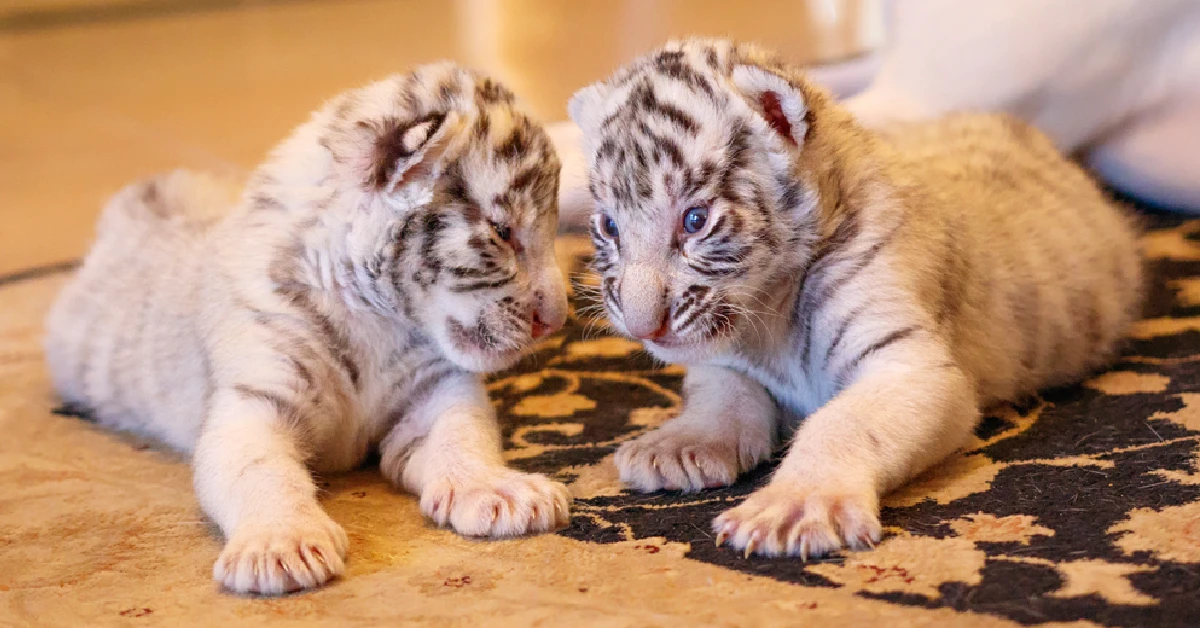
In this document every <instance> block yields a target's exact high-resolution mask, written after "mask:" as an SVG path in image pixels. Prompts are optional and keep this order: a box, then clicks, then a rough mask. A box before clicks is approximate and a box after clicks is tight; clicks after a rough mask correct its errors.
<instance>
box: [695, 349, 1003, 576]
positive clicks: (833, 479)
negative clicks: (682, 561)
mask: <svg viewBox="0 0 1200 628" xmlns="http://www.w3.org/2000/svg"><path fill="white" fill-rule="evenodd" d="M842 367H843V368H848V369H853V370H856V371H857V376H856V377H854V378H853V379H852V380H851V383H850V384H849V386H848V387H846V388H845V389H843V390H842V392H841V393H840V394H838V395H837V396H836V397H834V398H833V400H831V401H830V402H829V403H827V404H826V405H825V406H823V407H821V408H820V409H819V410H817V411H816V412H814V413H813V414H812V415H810V416H809V417H808V418H807V419H805V420H804V422H803V423H802V424H801V425H800V428H799V429H798V430H797V432H796V436H795V440H794V441H793V442H792V445H791V448H790V450H789V451H788V453H787V456H786V457H785V458H784V460H783V463H782V464H781V465H780V467H779V469H778V471H776V473H775V475H774V477H773V478H772V479H771V482H770V483H769V484H768V485H767V486H765V487H763V488H761V489H759V490H758V491H757V492H755V493H754V494H752V495H751V496H750V497H749V498H748V499H747V500H746V501H745V502H743V503H742V504H741V505H739V506H737V507H735V508H732V509H730V510H727V511H726V512H724V513H722V514H721V515H720V516H719V517H717V519H716V520H715V521H714V522H713V530H714V531H715V532H716V533H717V542H718V543H721V542H723V541H724V540H725V539H728V540H729V542H730V543H731V544H732V545H733V546H734V547H737V548H739V549H745V550H746V553H747V555H749V554H750V553H751V552H758V553H760V554H767V555H780V554H789V555H798V556H801V557H804V558H806V557H808V556H819V555H822V554H825V553H827V552H830V551H832V550H836V549H838V548H840V547H843V546H848V547H850V548H853V549H865V548H866V547H868V546H873V545H874V543H875V542H877V541H879V539H880V537H881V535H882V529H881V527H880V524H879V498H880V496H881V495H883V494H884V493H885V492H886V491H888V490H890V489H892V488H894V487H896V486H898V485H900V484H902V483H904V482H905V481H906V480H908V479H909V478H911V477H912V476H914V475H916V474H917V473H919V472H921V471H922V470H923V469H925V468H926V467H928V466H929V465H931V464H933V463H935V462H937V461H938V460H941V459H942V458H944V457H946V456H948V455H949V454H950V453H951V452H953V451H954V450H955V449H957V448H958V447H960V446H961V445H962V444H963V443H965V442H966V440H967V437H968V436H969V435H970V433H971V429H972V428H973V427H974V426H975V423H976V421H977V419H978V417H979V410H978V408H977V407H976V401H975V393H974V389H973V387H972V385H971V383H970V381H969V380H968V378H967V377H966V376H965V375H964V374H963V372H962V371H961V370H960V369H959V368H958V367H957V366H956V365H955V364H954V363H953V362H952V360H951V359H950V356H949V352H948V351H946V350H944V349H943V348H942V347H941V346H940V345H939V344H938V342H936V341H934V340H932V339H928V338H927V337H926V336H924V333H923V332H917V333H916V334H913V335H912V336H909V337H908V338H907V339H905V340H901V341H898V342H894V343H893V344H891V345H888V346H886V347H884V348H882V349H879V350H876V351H873V352H871V351H868V353H866V354H865V355H860V357H859V361H858V362H857V364H855V363H854V362H851V363H850V364H849V365H846V364H843V365H842ZM846 375H847V376H853V375H854V373H847V374H846Z"/></svg>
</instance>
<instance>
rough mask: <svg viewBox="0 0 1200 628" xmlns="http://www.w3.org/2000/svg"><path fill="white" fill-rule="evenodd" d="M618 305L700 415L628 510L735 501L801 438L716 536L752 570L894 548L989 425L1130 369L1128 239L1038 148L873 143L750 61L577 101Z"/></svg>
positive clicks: (622, 464)
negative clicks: (791, 429) (931, 473)
mask: <svg viewBox="0 0 1200 628" xmlns="http://www.w3.org/2000/svg"><path fill="white" fill-rule="evenodd" d="M569 110H570V113H571V117H572V118H573V119H574V120H575V122H576V123H577V124H578V125H579V127H580V128H581V129H582V133H583V138H584V153H585V154H586V155H587V156H588V157H589V160H590V166H589V175H590V176H589V180H590V187H591V192H592V195H593V196H594V197H595V199H596V202H597V210H596V213H595V214H594V216H593V219H592V234H593V239H594V241H595V246H596V256H595V270H596V271H597V272H598V273H599V274H600V275H601V277H602V281H601V298H602V299H603V302H604V304H605V306H606V309H607V311H608V313H609V317H610V318H611V319H612V321H613V322H614V323H615V325H616V326H617V327H618V328H619V329H621V330H623V331H624V332H625V333H627V334H629V335H630V336H633V337H635V338H639V339H641V340H643V341H644V344H645V346H646V348H647V349H648V350H649V351H650V352H651V353H652V354H654V355H655V356H657V357H658V358H660V359H662V360H665V361H668V362H678V363H685V364H687V365H689V367H690V368H689V371H688V374H687V377H686V379H685V382H684V407H683V410H682V412H681V413H680V415H679V416H678V417H677V418H675V419H673V420H671V421H669V422H667V423H666V424H664V425H663V426H662V427H660V428H659V429H657V430H655V431H653V432H651V433H649V434H646V435H644V436H642V437H641V438H639V439H637V440H635V441H632V442H629V443H626V444H624V445H623V446H622V447H621V448H620V450H619V451H618V452H617V455H616V464H617V466H618V468H619V471H620V475H621V478H622V479H623V480H624V481H625V482H627V483H628V484H630V485H632V486H633V487H634V488H637V489H639V490H644V491H653V490H657V489H662V488H668V489H682V490H685V491H696V490H700V489H702V488H706V487H710V486H719V485H726V484H730V483H731V482H733V481H734V479H735V478H736V476H737V475H738V474H739V473H741V472H744V471H746V470H748V469H750V468H751V467H754V466H755V465H757V464H758V463H760V462H762V461H763V460H764V459H766V458H767V457H768V456H769V455H770V454H771V453H772V450H773V449H774V448H775V447H776V442H777V433H778V427H779V426H780V424H781V423H783V421H781V419H782V418H783V417H790V416H798V415H804V416H805V418H804V420H803V421H802V422H800V423H799V426H798V428H797V429H796V432H795V435H794V438H793V439H792V441H791V444H790V445H789V451H788V452H787V454H786V456H785V457H784V459H783V462H782V464H781V465H780V466H779V469H778V470H777V471H776V472H775V474H774V476H773V477H772V478H771V481H770V483H769V484H767V485H766V486H765V487H763V488H761V489H760V490H758V491H757V492H755V493H754V494H752V495H751V496H750V497H749V498H748V499H746V501H744V502H743V503H742V504H740V505H738V506H737V507H735V508H732V509H730V510H728V511H726V512H724V513H723V514H721V515H720V516H719V517H718V518H717V519H716V520H715V521H714V523H713V527H714V531H715V532H716V534H717V542H718V544H721V543H722V542H724V541H726V540H728V541H729V542H730V543H732V545H734V546H736V547H737V548H740V549H744V550H745V551H746V553H747V555H749V554H750V553H751V552H757V553H760V554H767V555H779V554H789V555H798V556H801V557H807V556H816V555H821V554H824V553H827V552H829V551H832V550H836V549H838V548H840V547H843V546H848V547H850V548H855V549H862V548H866V547H868V546H872V545H873V544H874V543H876V542H878V541H879V539H880V536H881V532H882V530H881V527H880V521H879V508H880V506H879V500H880V496H881V495H882V494H883V493H885V492H886V491H888V490H890V489H893V488H895V487H897V486H898V485H900V484H902V483H904V482H905V481H906V480H908V479H910V478H912V477H913V476H914V475H915V474H916V473H918V472H920V471H921V470H923V469H925V468H927V467H928V466H930V465H931V464H933V463H935V462H937V461H938V460H940V459H942V458H944V457H946V456H947V455H948V454H950V453H951V452H953V451H954V450H955V449H956V448H958V447H960V446H961V445H963V444H964V443H965V442H966V441H967V439H968V436H969V435H970V434H971V431H972V428H973V427H974V426H975V424H976V422H977V420H978V417H979V412H980V411H979V408H980V407H981V406H988V405H990V404H993V403H996V402H999V401H1002V400H1011V399H1015V398H1017V397H1019V396H1021V395H1025V394H1028V393H1032V392H1033V391H1035V390H1036V389H1038V388H1040V387H1045V386H1050V385H1054V384H1060V383H1066V382H1070V381H1072V380H1075V379H1077V378H1080V377H1081V376H1083V375H1085V374H1086V373H1088V372H1089V371H1090V370H1092V369H1094V368H1096V367H1097V366H1099V365H1102V364H1103V363H1104V362H1105V361H1106V360H1107V359H1109V358H1110V356H1112V355H1113V353H1114V351H1115V350H1116V348H1117V346H1118V343H1119V341H1120V339H1121V337H1122V334H1123V333H1124V331H1125V330H1126V328H1127V327H1128V326H1129V325H1130V323H1131V321H1132V320H1133V319H1134V317H1135V316H1136V314H1137V312H1138V309H1139V303H1140V299H1141V282H1142V270H1141V262H1140V256H1139V252H1138V249H1137V244H1136V237H1135V232H1134V229H1133V228H1132V225H1131V223H1130V220H1129V219H1128V218H1127V217H1126V216H1125V215H1124V214H1123V213H1122V212H1121V211H1120V210H1119V209H1118V208H1117V207H1115V206H1114V205H1113V204H1111V203H1110V202H1108V201H1107V200H1106V199H1105V197H1104V196H1103V194H1102V193H1101V192H1100V190H1099V189H1098V188H1097V187H1096V185H1094V184H1093V182H1092V181H1091V180H1090V179H1089V178H1088V177H1087V176H1086V175H1085V173H1084V172H1083V171H1081V170H1080V169H1079V168H1078V167H1076V166H1075V165H1073V164H1071V163H1069V162H1068V161H1067V160H1065V159H1064V158H1063V157H1061V156H1060V155H1059V154H1058V153H1057V152H1056V151H1055V149H1054V147H1053V146H1052V144H1051V143H1050V142H1049V141H1047V139H1046V138H1045V137H1043V136H1042V135H1041V134H1040V133H1039V132H1037V131H1035V130H1033V129H1032V128H1031V127H1029V126H1026V125H1025V124H1022V123H1020V122H1017V121H1016V120H1014V119H1011V118H1006V117H988V116H972V115H959V116H956V117H951V118H948V119H945V120H942V121H940V122H937V123H934V124H930V125H926V126H913V127H908V128H905V129H898V130H896V132H895V133H892V134H890V135H889V136H888V137H883V136H879V135H876V134H874V133H872V132H869V131H867V130H865V129H863V128H861V127H860V126H859V125H857V124H856V123H855V121H854V120H853V119H852V118H851V117H850V116H849V114H847V113H846V112H845V111H843V110H842V109H841V108H839V107H838V106H837V105H836V104H834V103H833V102H832V101H831V99H830V98H829V97H828V96H827V95H826V94H825V93H823V92H822V91H821V90H819V89H818V88H816V87H814V86H813V85H812V84H811V83H809V82H808V81H807V80H806V79H805V78H804V77H803V76H801V75H800V74H799V73H798V72H797V71H796V70H794V69H792V68H790V67H788V66H786V65H785V64H784V63H782V62H781V61H780V60H778V59H777V58H776V57H775V56H773V55H771V54H770V53H767V52H765V51H762V50H760V49H757V48H754V47H752V46H746V45H738V44H733V43H729V42H723V41H703V40H688V41H683V42H673V43H670V44H667V46H666V47H665V48H663V49H661V50H659V51H657V52H654V53H652V54H649V55H648V56H645V57H643V58H641V59H639V60H637V61H635V62H634V63H632V64H631V65H629V66H626V67H625V68H623V69H621V70H619V71H618V72H617V73H616V74H615V75H614V76H613V77H611V78H610V79H608V80H607V81H604V82H600V83H597V84H594V85H591V86H589V87H586V88H584V89H583V90H581V91H580V92H579V93H577V94H576V95H575V97H574V98H573V99H572V101H571V103H570V106H569Z"/></svg>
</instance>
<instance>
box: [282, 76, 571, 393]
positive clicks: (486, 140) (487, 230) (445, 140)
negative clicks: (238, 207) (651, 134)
mask: <svg viewBox="0 0 1200 628" xmlns="http://www.w3.org/2000/svg"><path fill="white" fill-rule="evenodd" d="M314 123H315V124H312V125H311V127H312V130H311V133H308V134H305V133H303V132H299V133H297V135H296V136H294V137H293V138H292V139H291V140H289V142H304V143H307V144H308V145H310V147H311V148H313V149H314V150H308V151H304V150H299V151H294V150H287V148H288V147H287V144H285V146H284V147H281V149H280V150H279V151H278V152H277V157H278V158H281V159H282V158H285V157H287V156H291V162H292V163H290V164H286V165H287V166H288V167H285V168H277V169H276V171H275V172H276V173H277V174H276V176H277V177H280V178H282V177H284V176H288V174H289V173H290V174H291V175H292V176H295V175H296V174H297V173H301V174H302V175H303V180H308V181H320V182H321V183H320V185H319V186H317V187H315V188H310V191H309V192H308V194H310V195H320V194H324V193H325V192H321V191H320V190H326V189H329V188H332V190H333V191H332V193H331V194H329V195H328V197H327V198H325V199H323V200H322V201H321V202H323V203H324V204H325V205H324V207H323V208H322V212H321V213H319V214H318V218H317V220H318V221H320V222H321V223H324V224H326V225H333V227H331V229H333V230H334V231H338V232H339V233H341V234H342V237H341V238H340V240H341V241H343V242H344V248H345V250H344V252H343V254H342V255H340V259H337V260H333V261H332V262H331V265H332V266H334V268H333V272H334V273H336V274H337V279H338V284H339V285H341V286H343V292H344V295H345V301H346V302H347V303H350V304H352V306H354V307H358V308H365V309H368V310H371V311H375V312H378V313H380V314H383V315H386V316H391V317H395V318H399V319H405V320H409V321H413V322H416V323H417V324H418V325H419V326H420V327H421V328H422V329H423V330H424V332H425V335H426V336H428V337H430V339H431V340H433V341H434V342H436V344H437V345H438V346H439V347H440V348H441V350H442V352H443V353H444V354H445V355H446V357H447V358H448V359H450V360H451V361H452V362H454V363H456V364H457V365H459V366H460V367H462V368H467V369H470V370H477V371H490V370H496V369H499V368H504V367H506V366H508V365H510V364H511V363H512V362H514V361H515V360H516V359H518V358H519V357H520V355H521V354H522V353H523V352H524V351H525V350H526V349H528V348H529V347H530V346H531V345H532V342H533V340H535V339H537V338H539V337H541V336H543V335H546V334H548V333H551V332H553V331H555V330H557V329H558V328H559V327H561V326H562V324H563V322H564V320H565V318H566V314H567V301H566V289H565V285H564V282H563V278H562V273H561V272H560V270H559V268H558V266H557V263H556V261H555V257H554V235H555V233H556V231H557V224H558V204H557V196H558V178H559V170H560V164H559V161H558V157H557V156H556V155H555V152H554V149H553V146H552V145H551V143H550V140H549V138H548V136H547V135H546V133H545V132H544V131H543V129H542V128H541V127H540V126H539V125H538V124H537V123H535V122H534V121H533V120H532V119H531V118H530V117H529V116H528V115H526V114H525V113H524V112H522V111H521V110H520V109H519V108H518V105H517V103H516V100H515V98H514V97H513V94H512V93H511V92H510V91H508V89H506V88H505V87H503V86H502V85H500V84H499V83H497V82H495V81H493V80H491V79H488V78H485V77H482V76H479V75H477V74H475V73H473V72H471V71H468V70H465V69H462V68H459V67H457V66H454V65H452V64H449V63H442V64H435V65H428V66H423V67H420V68H418V69H417V70H416V71H415V72H413V73H411V74H408V75H400V76H393V77H391V78H388V79H386V80H383V81H380V82H377V83H374V84H371V85H368V86H366V87H364V88H362V89H359V90H355V91H351V92H348V93H346V94H343V95H342V96H340V97H338V98H336V99H334V100H333V101H332V102H330V103H329V105H328V106H326V107H325V108H324V109H323V110H322V111H320V112H318V113H317V114H316V116H315V118H314ZM298 156H299V157H298ZM267 174H268V175H270V174H271V172H270V171H268V173H267ZM283 187H285V188H288V189H291V190H293V191H294V190H296V189H297V187H298V186H296V185H290V186H289V185H287V182H283Z"/></svg>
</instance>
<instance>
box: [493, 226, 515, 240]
mask: <svg viewBox="0 0 1200 628" xmlns="http://www.w3.org/2000/svg"><path fill="white" fill-rule="evenodd" d="M492 229H494V230H495V231H496V235H497V236H499V237H500V239H501V240H504V241H505V242H508V241H509V240H512V228H511V227H509V226H508V225H504V224H500V223H498V222H493V223H492Z"/></svg>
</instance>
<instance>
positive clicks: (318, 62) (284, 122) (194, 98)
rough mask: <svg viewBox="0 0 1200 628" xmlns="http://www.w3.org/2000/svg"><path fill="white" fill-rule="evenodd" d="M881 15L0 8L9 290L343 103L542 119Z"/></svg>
mask: <svg viewBox="0 0 1200 628" xmlns="http://www.w3.org/2000/svg"><path fill="white" fill-rule="evenodd" d="M877 8H878V1H877V0H810V1H807V2H805V1H803V0H739V1H737V2H734V1H732V0H620V1H618V0H558V1H556V0H507V1H506V0H457V1H436V0H428V1H424V2H418V1H410V2H401V1H380V0H327V1H318V0H277V1H274V2H266V1H263V0H259V1H252V0H0V274H4V273H8V272H12V271H14V270H18V269H22V268H27V267H30V266H35V265H39V264H45V263H52V262H56V261H60V260H64V259H70V258H73V257H76V256H78V255H79V254H80V253H82V252H83V250H84V249H85V248H86V246H87V242H88V240H89V238H90V237H91V232H92V223H93V220H94V218H95V215H96V213H97V212H98V211H99V208H100V206H101V204H102V203H103V201H104V200H105V198H106V197H107V196H108V195H109V194H111V193H112V192H114V191H115V190H116V189H118V188H119V187H120V186H121V185H123V184H124V183H126V182H128V181H130V180H132V179H134V178H137V177H139V176H143V175H146V174H148V173H152V172H154V171H158V170H162V169H166V168H172V167H177V166H185V167H196V168H207V169H230V170H237V171H241V170H244V169H247V168H250V167H252V166H253V165H254V164H255V163H256V162H257V161H258V160H259V159H260V157H261V156H262V155H263V154H264V152H265V151H266V150H267V149H268V148H270V146H271V145H272V144H273V143H275V142H276V141H278V140H279V139H281V138H282V137H283V135H284V134H285V133H287V131H288V130H289V129H291V128H292V127H293V126H295V125H296V124H298V123H299V122H300V121H301V120H303V118H304V116H305V114H306V113H307V112H308V111H310V110H312V109H313V108H314V107H316V106H317V105H318V104H319V103H320V102H321V101H322V100H323V99H325V98H326V97H328V96H331V95H333V94H335V93H337V92H338V91H341V90H342V89H345V88H348V87H352V86H356V85H358V84H361V83H364V82H367V81H369V80H371V79H373V78H378V77H381V76H384V75H387V74H389V73H392V72H396V71H401V70H403V69H405V68H407V67H409V66H412V65H414V64H417V63H420V62H423V61H430V60H434V59H439V58H450V59H454V60H457V61H460V62H463V63H467V64H470V65H472V66H475V67H478V68H480V69H483V70H485V71H489V72H491V73H493V74H495V75H497V76H498V77H500V78H501V79H502V80H505V81H506V82H508V83H509V84H510V85H511V86H512V87H513V89H514V90H515V91H517V92H518V93H519V94H520V95H521V96H522V97H523V98H525V99H526V100H527V101H528V102H529V103H530V104H531V106H533V107H534V109H535V110H536V111H537V113H538V115H540V116H541V117H542V118H543V119H545V120H548V121H552V120H559V119H562V118H563V117H564V104H565V102H566V99H567V98H568V97H569V96H570V94H571V93H572V92H573V91H574V89H576V88H577V87H579V86H581V85H583V84H585V83H586V82H588V81H590V80H594V79H596V78H599V77H602V76H604V75H605V74H607V73H608V72H609V71H610V70H611V69H612V68H613V67H615V66H616V65H618V64H619V63H621V62H623V61H625V60H627V59H629V58H630V57H632V56H633V55H635V54H636V53H637V52H639V51H642V50H645V49H647V48H649V47H652V46H654V45H655V44H657V43H659V42H661V41H662V40H664V39H666V38H668V37H669V36H671V35H676V34H694V33H698V34H711V35H731V36H734V37H738V38H742V39H754V40H757V41H760V42H762V43H764V44H767V45H769V46H771V47H774V48H776V49H778V50H780V51H781V52H783V53H784V54H786V55H788V56H789V57H791V58H792V59H794V60H796V61H799V62H812V61H817V60H822V59H831V58H839V57H844V56H848V55H852V54H855V53H857V52H859V51H861V50H862V49H863V48H864V46H869V45H870V44H872V43H873V41H874V38H875V37H877V32H878V30H877V27H876V20H874V19H872V18H873V16H874V15H875V12H876V11H877Z"/></svg>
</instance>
